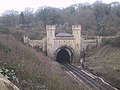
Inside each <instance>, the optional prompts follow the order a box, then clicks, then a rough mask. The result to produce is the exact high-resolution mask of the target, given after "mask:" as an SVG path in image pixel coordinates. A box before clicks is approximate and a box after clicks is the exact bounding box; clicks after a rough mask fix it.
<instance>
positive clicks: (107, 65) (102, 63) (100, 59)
mask: <svg viewBox="0 0 120 90" xmlns="http://www.w3.org/2000/svg"><path fill="white" fill-rule="evenodd" d="M85 64H86V66H87V68H89V69H90V71H91V72H92V73H94V74H96V75H98V76H100V77H102V78H103V79H104V80H105V81H107V82H108V83H110V84H111V85H113V86H114V87H116V88H118V89H120V48H116V47H111V46H110V45H107V46H104V47H102V48H100V49H97V50H96V51H95V52H94V54H93V55H92V56H90V57H88V59H87V60H86V63H85Z"/></svg>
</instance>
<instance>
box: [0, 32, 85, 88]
mask: <svg viewBox="0 0 120 90" xmlns="http://www.w3.org/2000/svg"><path fill="white" fill-rule="evenodd" d="M6 37H7V35H5V34H0V42H1V43H2V44H0V72H1V73H2V74H3V75H5V76H6V77H8V78H9V79H10V80H11V81H12V82H13V83H14V84H15V85H17V86H18V87H19V88H20V89H21V90H44V89H45V90H87V88H86V87H84V86H82V85H80V84H78V83H77V82H76V81H74V79H72V78H71V77H69V76H68V74H66V73H64V72H63V70H62V69H61V68H60V65H59V64H58V63H56V62H53V61H52V60H51V59H49V58H47V57H45V56H44V55H43V54H41V53H37V52H36V51H35V50H34V49H32V48H30V47H27V46H24V45H23V44H21V43H20V42H19V41H17V40H16V39H14V38H13V37H12V36H9V38H6ZM8 48H9V49H10V50H11V51H10V53H6V52H4V51H3V50H6V49H8Z"/></svg>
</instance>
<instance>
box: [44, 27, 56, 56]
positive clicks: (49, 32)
mask: <svg viewBox="0 0 120 90" xmlns="http://www.w3.org/2000/svg"><path fill="white" fill-rule="evenodd" d="M46 30H47V55H48V56H49V57H53V45H54V41H53V39H54V37H55V25H47V26H46Z"/></svg>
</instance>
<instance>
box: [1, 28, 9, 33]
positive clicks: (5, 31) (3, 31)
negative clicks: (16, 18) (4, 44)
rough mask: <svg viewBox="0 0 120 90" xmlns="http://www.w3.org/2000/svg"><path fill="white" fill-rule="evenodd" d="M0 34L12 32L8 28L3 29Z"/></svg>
mask: <svg viewBox="0 0 120 90" xmlns="http://www.w3.org/2000/svg"><path fill="white" fill-rule="evenodd" d="M0 32H1V33H3V34H10V30H9V29H8V28H3V29H1V30H0Z"/></svg>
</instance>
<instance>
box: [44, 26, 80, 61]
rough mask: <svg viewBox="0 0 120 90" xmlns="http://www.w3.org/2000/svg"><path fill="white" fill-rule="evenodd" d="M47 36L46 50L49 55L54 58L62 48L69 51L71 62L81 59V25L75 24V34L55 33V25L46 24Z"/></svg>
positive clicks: (73, 29) (73, 28)
mask: <svg viewBox="0 0 120 90" xmlns="http://www.w3.org/2000/svg"><path fill="white" fill-rule="evenodd" d="M46 32H47V38H46V42H47V44H46V52H47V56H49V57H51V58H54V60H56V56H57V54H58V52H59V51H60V50H61V49H65V50H66V51H68V53H69V55H70V62H71V63H73V62H78V61H79V59H80V45H81V39H80V38H81V26H80V25H73V26H72V32H73V34H72V35H71V34H68V33H59V34H57V35H55V26H54V25H47V26H46Z"/></svg>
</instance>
